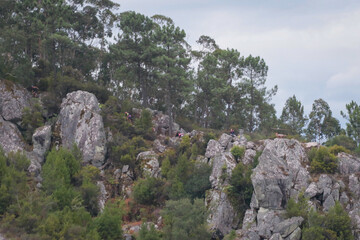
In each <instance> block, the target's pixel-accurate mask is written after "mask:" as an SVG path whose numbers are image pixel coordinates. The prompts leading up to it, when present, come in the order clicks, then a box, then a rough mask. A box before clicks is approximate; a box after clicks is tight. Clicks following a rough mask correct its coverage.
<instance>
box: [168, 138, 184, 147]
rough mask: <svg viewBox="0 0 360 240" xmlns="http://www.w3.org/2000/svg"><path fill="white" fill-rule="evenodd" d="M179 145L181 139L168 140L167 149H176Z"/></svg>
mask: <svg viewBox="0 0 360 240" xmlns="http://www.w3.org/2000/svg"><path fill="white" fill-rule="evenodd" d="M180 143H181V138H178V137H171V138H169V147H172V148H177V147H178V146H180Z"/></svg>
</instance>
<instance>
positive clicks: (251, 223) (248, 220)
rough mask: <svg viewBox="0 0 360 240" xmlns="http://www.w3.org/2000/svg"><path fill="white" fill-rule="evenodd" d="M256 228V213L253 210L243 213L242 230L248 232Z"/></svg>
mask: <svg viewBox="0 0 360 240" xmlns="http://www.w3.org/2000/svg"><path fill="white" fill-rule="evenodd" d="M255 227H256V211H255V210H253V209H248V210H246V212H245V215H244V219H243V223H242V229H243V230H248V229H250V228H255Z"/></svg>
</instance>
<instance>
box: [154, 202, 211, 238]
mask: <svg viewBox="0 0 360 240" xmlns="http://www.w3.org/2000/svg"><path fill="white" fill-rule="evenodd" d="M161 215H162V216H163V218H164V228H163V232H164V239H169V240H170V239H171V240H183V239H199V240H202V239H204V240H205V239H206V240H208V239H210V237H211V236H210V234H209V233H208V232H207V229H206V227H205V221H206V217H207V212H206V209H205V205H204V202H203V200H200V199H195V200H194V203H193V204H192V203H191V202H190V200H189V199H186V198H185V199H181V200H178V201H172V200H170V201H167V202H166V206H165V208H164V209H163V211H162V212H161Z"/></svg>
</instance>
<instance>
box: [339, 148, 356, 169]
mask: <svg viewBox="0 0 360 240" xmlns="http://www.w3.org/2000/svg"><path fill="white" fill-rule="evenodd" d="M337 157H338V160H339V172H340V173H341V174H352V173H356V172H359V171H360V159H359V158H357V157H354V156H353V155H350V154H347V153H344V152H342V153H339V154H338V156H337Z"/></svg>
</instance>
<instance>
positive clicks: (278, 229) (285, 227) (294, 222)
mask: <svg viewBox="0 0 360 240" xmlns="http://www.w3.org/2000/svg"><path fill="white" fill-rule="evenodd" d="M303 221H304V219H303V218H302V217H292V218H289V219H286V220H284V221H282V222H280V223H279V224H277V225H276V226H275V228H274V230H273V232H274V233H280V234H281V236H282V237H283V238H285V237H287V236H289V235H290V234H291V233H292V232H294V231H295V229H297V228H298V227H299V226H300V225H301V223H302V222H303Z"/></svg>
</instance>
